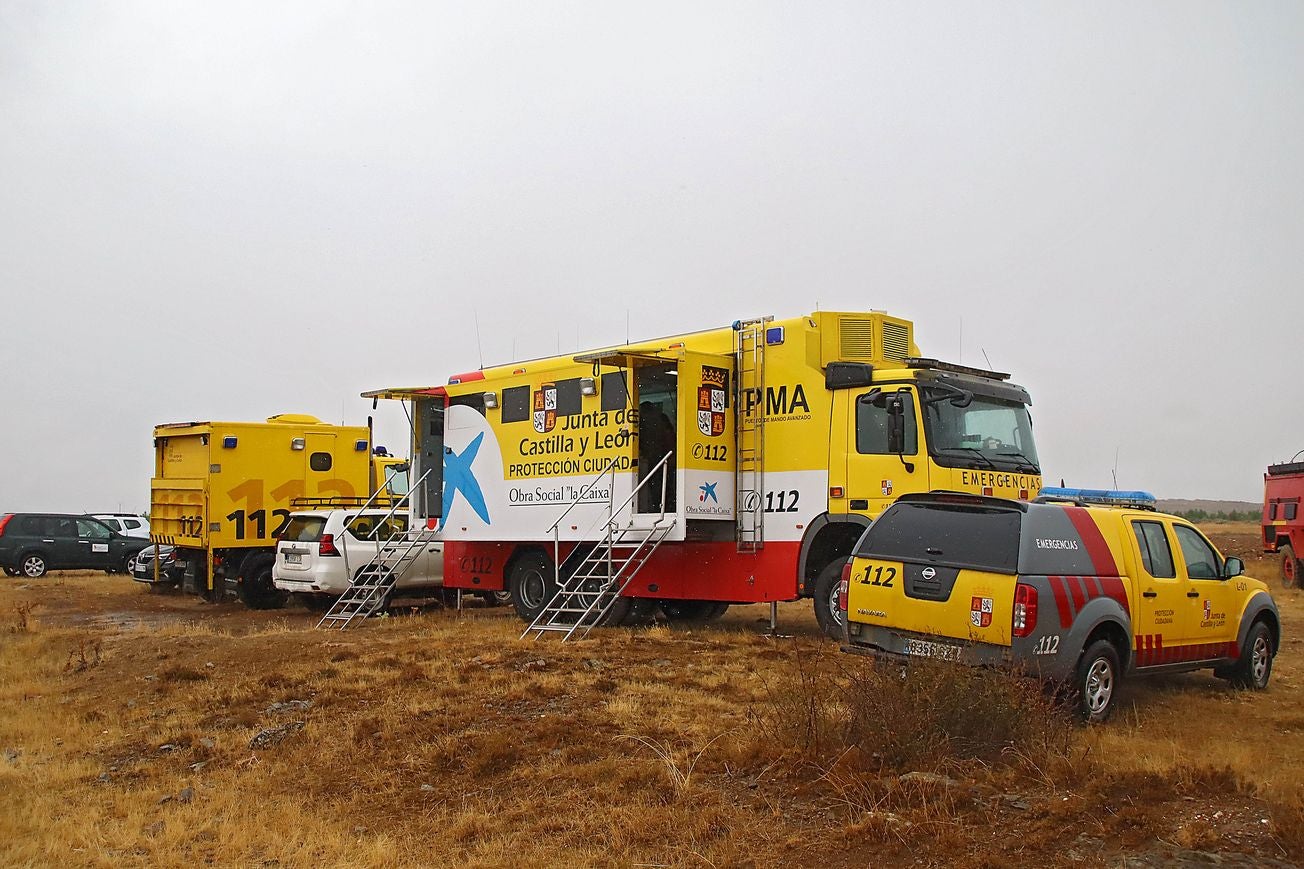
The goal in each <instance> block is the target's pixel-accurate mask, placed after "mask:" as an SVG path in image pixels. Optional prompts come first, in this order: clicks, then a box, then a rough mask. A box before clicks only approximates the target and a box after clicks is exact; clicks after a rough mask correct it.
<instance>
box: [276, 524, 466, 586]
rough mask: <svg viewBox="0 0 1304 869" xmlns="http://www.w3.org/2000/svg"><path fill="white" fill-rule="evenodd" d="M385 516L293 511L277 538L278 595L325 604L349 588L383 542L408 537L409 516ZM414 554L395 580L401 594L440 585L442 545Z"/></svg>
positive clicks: (430, 543) (437, 543)
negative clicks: (310, 598) (351, 580)
mask: <svg viewBox="0 0 1304 869" xmlns="http://www.w3.org/2000/svg"><path fill="white" fill-rule="evenodd" d="M388 513H389V511H388V510H342V509H333V510H300V511H295V512H293V513H291V514H290V520H289V522H288V523H287V524H286V526H285V529H284V530H283V531H282V532H281V535H280V537H279V538H278V539H277V543H276V562H275V563H274V564H273V565H272V582H273V583H274V584H275V585H276V587H277V588H278V589H280V590H281V591H288V592H291V593H295V594H303V595H311V596H313V597H314V598H317V600H316V601H315V602H316V603H317V604H320V605H325V606H329V604H330V602H331V601H332V600H334V599H335V598H337V597H339V596H340V595H341V594H343V593H344V592H345V591H347V590H348V588H349V583H350V578H351V577H354V576H357V574H358V571H359V570H360V569H361V568H363V567H365V566H366V565H367V563H368V562H369V561H371V560H372V558H373V557H375V555H376V552H377V551H378V550H379V548H380V546H381V545H382V544H383V543H384V542H386V541H388V540H395V542H398V541H399V540H402V539H403V538H404V536H405V535H406V534H407V530H408V517H407V515H406V514H402V513H399V514H395V515H393V516H389V517H388V518H386V516H387V515H388ZM377 526H379V529H377ZM414 554H415V555H416V558H415V560H414V561H413V562H412V563H411V564H409V565H408V566H407V568H406V569H405V570H404V571H403V574H402V575H401V576H400V577H399V580H398V584H397V586H396V592H397V593H399V594H402V593H405V592H409V593H417V592H419V591H420V590H422V589H427V588H439V587H441V586H442V585H443V584H444V544H443V542H442V541H438V540H435V541H428V542H425V543H423V544H421V545H420V547H419V551H418V552H416V553H414ZM312 602H313V601H312V600H309V603H312Z"/></svg>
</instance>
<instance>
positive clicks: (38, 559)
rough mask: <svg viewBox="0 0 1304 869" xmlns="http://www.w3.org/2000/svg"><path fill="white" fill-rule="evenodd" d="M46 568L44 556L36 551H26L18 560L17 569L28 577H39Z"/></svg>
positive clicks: (43, 573) (43, 574)
mask: <svg viewBox="0 0 1304 869" xmlns="http://www.w3.org/2000/svg"><path fill="white" fill-rule="evenodd" d="M46 569H47V568H46V564H45V556H44V555H41V554H39V553H36V552H29V553H27V554H26V555H24V556H23V557H22V558H21V559H20V560H19V562H18V570H19V571H20V572H21V573H22V574H23V576H25V577H27V578H28V579H40V578H41V577H42V576H45V571H46Z"/></svg>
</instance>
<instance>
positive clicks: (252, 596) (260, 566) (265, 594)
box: [240, 555, 286, 610]
mask: <svg viewBox="0 0 1304 869" xmlns="http://www.w3.org/2000/svg"><path fill="white" fill-rule="evenodd" d="M275 560H276V559H275V558H274V557H272V556H270V555H255V556H254V557H253V558H250V559H249V560H248V561H246V562H245V564H244V567H243V568H242V569H241V571H240V575H241V582H240V597H241V599H242V600H244V602H245V606H247V607H249V609H253V610H274V609H280V608H281V607H283V606H285V598H286V594H285V592H283V591H280V590H279V589H277V587H276V586H275V585H273V584H272V564H273V563H274V562H275Z"/></svg>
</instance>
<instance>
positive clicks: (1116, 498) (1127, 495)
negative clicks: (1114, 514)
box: [1041, 486, 1155, 509]
mask: <svg viewBox="0 0 1304 869" xmlns="http://www.w3.org/2000/svg"><path fill="white" fill-rule="evenodd" d="M1041 497H1043V498H1064V499H1066V500H1069V501H1081V502H1082V503H1084V504H1106V505H1113V506H1115V507H1136V506H1142V507H1150V508H1151V509H1153V508H1154V506H1155V496H1154V495H1151V494H1150V493H1149V492H1142V491H1140V490H1139V489H1133V490H1131V491H1128V490H1122V489H1063V488H1060V487H1059V486H1043V487H1042V490H1041Z"/></svg>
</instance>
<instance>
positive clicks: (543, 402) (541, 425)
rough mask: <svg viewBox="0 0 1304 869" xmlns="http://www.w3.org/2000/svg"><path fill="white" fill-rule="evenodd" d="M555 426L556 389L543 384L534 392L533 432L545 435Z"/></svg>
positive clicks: (551, 385)
mask: <svg viewBox="0 0 1304 869" xmlns="http://www.w3.org/2000/svg"><path fill="white" fill-rule="evenodd" d="M556 424H557V387H556V386H554V385H553V384H551V383H545V384H543V386H542V387H540V388H539V389H536V390H534V430H535V431H537V432H538V433H539V434H547V433H548V432H550V431H552V429H553V426H555V425H556Z"/></svg>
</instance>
